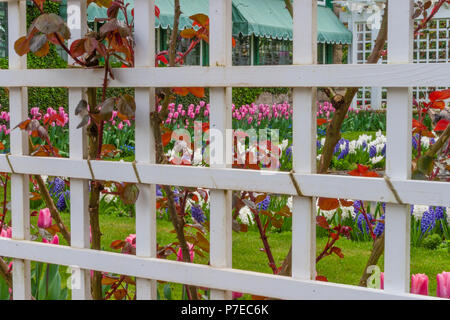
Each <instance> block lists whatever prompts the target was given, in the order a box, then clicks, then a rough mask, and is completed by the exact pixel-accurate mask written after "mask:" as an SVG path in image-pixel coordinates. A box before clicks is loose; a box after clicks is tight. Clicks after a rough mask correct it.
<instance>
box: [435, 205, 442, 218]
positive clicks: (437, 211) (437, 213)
mask: <svg viewBox="0 0 450 320" xmlns="http://www.w3.org/2000/svg"><path fill="white" fill-rule="evenodd" d="M434 217H435V219H436V220H440V219H442V220H444V207H435V208H434Z"/></svg>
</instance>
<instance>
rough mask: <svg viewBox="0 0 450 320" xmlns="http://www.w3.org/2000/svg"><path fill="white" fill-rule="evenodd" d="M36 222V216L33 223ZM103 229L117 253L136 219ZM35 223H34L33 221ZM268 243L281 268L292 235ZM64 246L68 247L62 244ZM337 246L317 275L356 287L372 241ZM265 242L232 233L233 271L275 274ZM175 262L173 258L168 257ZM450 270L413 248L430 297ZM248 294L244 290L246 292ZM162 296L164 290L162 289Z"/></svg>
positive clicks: (113, 221) (444, 254)
mask: <svg viewBox="0 0 450 320" xmlns="http://www.w3.org/2000/svg"><path fill="white" fill-rule="evenodd" d="M35 219H37V218H36V217H33V218H32V220H35ZM63 220H64V221H65V222H67V224H69V215H68V214H63ZM100 221H101V230H102V233H103V237H102V247H103V249H104V250H107V251H114V250H113V249H111V248H110V244H111V242H112V241H114V240H117V239H125V237H126V236H127V235H128V234H130V233H135V219H134V218H129V217H116V216H113V215H101V216H100ZM157 222H158V230H157V232H158V234H157V241H158V243H159V244H168V243H170V242H173V241H176V237H175V234H174V233H170V231H171V230H172V225H171V223H170V222H169V221H166V220H159V219H158V221H157ZM33 224H35V221H33ZM269 243H270V245H271V249H272V252H273V255H274V258H275V261H276V263H277V265H278V266H280V265H281V262H282V261H283V259H284V257H285V255H286V254H287V252H288V250H289V247H290V244H291V232H282V233H270V234H269ZM61 244H65V243H64V241H63V240H62V241H61ZM325 244H326V238H318V239H317V252H318V253H319V252H320V251H321V250H322V248H323V247H324V246H325ZM338 246H339V247H340V248H341V249H342V252H343V253H344V256H345V257H344V258H343V259H340V258H339V257H337V256H336V255H333V256H328V257H325V258H324V259H322V260H321V261H320V262H319V263H318V265H317V273H318V274H319V275H324V276H326V277H327V278H328V280H329V281H330V282H336V283H343V284H351V285H357V284H358V282H359V278H360V277H361V273H362V271H363V268H364V266H365V264H366V262H367V259H368V257H369V255H370V249H371V242H354V241H351V240H347V239H345V238H344V239H340V240H339V242H338ZM261 248H263V245H262V242H261V240H260V238H259V233H258V232H255V231H249V232H246V233H235V232H233V268H235V269H242V270H249V271H257V272H264V273H272V271H271V269H270V268H269V266H268V263H267V256H266V254H265V253H264V252H263V251H262V250H261ZM169 258H170V259H175V256H174V255H171V256H170V257H169ZM194 262H195V263H199V264H206V263H207V262H208V257H203V258H202V257H200V256H199V255H196V256H195V258H194ZM383 264H384V260H383V257H382V258H381V259H380V261H379V263H378V265H379V266H380V268H381V270H383ZM449 270H450V255H449V253H448V251H446V250H428V249H425V248H416V247H412V248H411V273H413V274H415V273H425V274H427V275H428V277H429V279H430V283H429V292H430V295H435V294H436V274H438V273H440V272H442V271H449ZM172 287H173V289H174V292H173V297H175V298H180V295H181V290H180V286H179V285H175V284H174V285H172ZM243 291H244V292H245V289H243ZM160 293H161V294H162V289H161V290H160Z"/></svg>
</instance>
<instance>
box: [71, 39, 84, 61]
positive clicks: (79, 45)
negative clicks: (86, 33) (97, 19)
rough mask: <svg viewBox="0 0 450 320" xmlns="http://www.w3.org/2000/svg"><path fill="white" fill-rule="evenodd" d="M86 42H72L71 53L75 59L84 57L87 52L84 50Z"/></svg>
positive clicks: (79, 40)
mask: <svg viewBox="0 0 450 320" xmlns="http://www.w3.org/2000/svg"><path fill="white" fill-rule="evenodd" d="M84 42H85V39H78V40H75V41H74V42H72V45H71V46H70V53H71V54H72V55H73V56H74V57H79V56H82V55H83V54H84V53H85V52H86V51H85V48H84Z"/></svg>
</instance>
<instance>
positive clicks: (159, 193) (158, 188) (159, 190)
mask: <svg viewBox="0 0 450 320" xmlns="http://www.w3.org/2000/svg"><path fill="white" fill-rule="evenodd" d="M156 196H157V197H162V196H163V194H162V191H161V186H160V185H159V184H157V185H156Z"/></svg>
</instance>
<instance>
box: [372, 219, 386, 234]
mask: <svg viewBox="0 0 450 320" xmlns="http://www.w3.org/2000/svg"><path fill="white" fill-rule="evenodd" d="M380 220H384V214H383V215H382V216H381V217H380ZM383 231H384V223H383V222H380V221H378V223H377V226H376V227H375V229H374V230H373V233H374V234H375V235H376V236H377V237H379V236H381V234H382V233H383Z"/></svg>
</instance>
